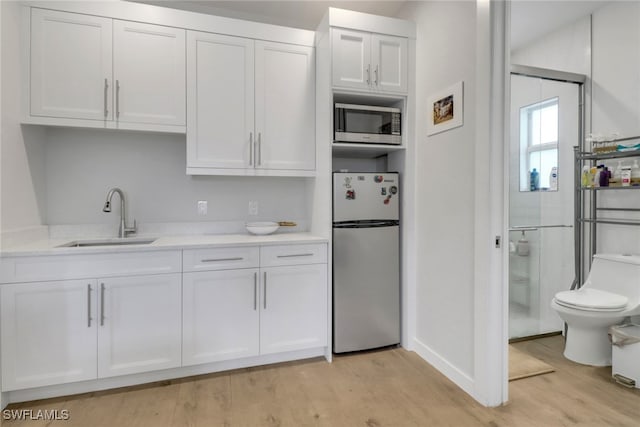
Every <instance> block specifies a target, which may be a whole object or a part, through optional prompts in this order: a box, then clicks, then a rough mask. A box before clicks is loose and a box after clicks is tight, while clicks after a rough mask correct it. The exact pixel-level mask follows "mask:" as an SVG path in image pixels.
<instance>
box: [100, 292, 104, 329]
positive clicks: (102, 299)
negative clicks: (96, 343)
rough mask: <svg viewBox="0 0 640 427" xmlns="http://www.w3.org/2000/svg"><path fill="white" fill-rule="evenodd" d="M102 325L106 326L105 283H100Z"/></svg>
mask: <svg viewBox="0 0 640 427" xmlns="http://www.w3.org/2000/svg"><path fill="white" fill-rule="evenodd" d="M100 326H104V283H100Z"/></svg>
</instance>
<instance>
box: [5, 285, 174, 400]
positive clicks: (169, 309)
mask: <svg viewBox="0 0 640 427" xmlns="http://www.w3.org/2000/svg"><path fill="white" fill-rule="evenodd" d="M0 297H1V298H2V313H1V317H0V320H1V321H2V324H1V327H0V329H1V340H2V341H1V342H2V390H3V391H8V390H20V389H25V388H32V387H42V386H47V385H54V384H64V383H70V382H76V381H84V380H91V379H96V378H105V377H112V376H115V375H124V374H133V373H139V372H147V371H152V370H157V369H166V368H173V367H179V366H180V363H181V355H180V346H181V339H180V337H181V330H180V324H181V318H180V316H181V306H180V301H181V275H180V274H179V273H178V274H158V275H149V276H132V277H118V278H109V279H105V280H100V281H98V280H96V279H89V280H65V281H52V282H37V283H18V284H10V285H3V286H2V287H1V291H0Z"/></svg>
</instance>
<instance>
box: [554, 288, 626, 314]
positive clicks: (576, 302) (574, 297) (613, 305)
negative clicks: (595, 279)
mask: <svg viewBox="0 0 640 427" xmlns="http://www.w3.org/2000/svg"><path fill="white" fill-rule="evenodd" d="M555 301H556V303H558V304H559V305H562V306H565V307H569V308H575V309H577V310H585V311H606V312H611V311H623V310H624V309H625V308H626V306H627V303H628V302H629V299H628V298H627V297H625V296H622V295H618V294H614V293H611V292H607V291H601V290H599V289H590V288H582V289H579V290H577V291H563V292H558V293H557V294H556V297H555Z"/></svg>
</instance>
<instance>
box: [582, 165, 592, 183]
mask: <svg viewBox="0 0 640 427" xmlns="http://www.w3.org/2000/svg"><path fill="white" fill-rule="evenodd" d="M590 170H591V168H590V167H589V166H587V165H584V166H583V167H582V186H583V187H590V186H591V172H590Z"/></svg>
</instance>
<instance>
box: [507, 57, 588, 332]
mask: <svg viewBox="0 0 640 427" xmlns="http://www.w3.org/2000/svg"><path fill="white" fill-rule="evenodd" d="M510 74H511V75H519V76H525V77H533V78H539V79H543V80H553V81H559V82H565V83H572V84H577V85H578V145H577V146H575V147H574V153H576V152H577V153H584V151H585V150H584V149H585V147H584V140H585V123H586V118H585V98H586V96H585V84H586V82H587V76H585V75H584V74H577V73H569V72H566V71H558V70H551V69H546V68H539V67H531V66H526V65H517V64H512V65H511V67H510ZM581 164H582V157H581V156H578V155H576V156H575V167H574V180H575V181H574V184H575V185H574V188H575V190H574V198H573V203H574V212H575V214H574V223H573V225H542V224H539V225H527V226H516V227H509V229H508V231H536V230H538V229H541V228H573V230H574V233H573V237H574V274H575V277H574V280H573V282H572V283H571V287H570V289H571V290H573V289H577V288H579V287H580V286H581V284H582V283H583V278H584V265H585V260H584V258H583V250H582V247H583V243H584V241H585V231H584V227H583V226H582V225H583V220H582V218H580V217H579V213H581V212H584V209H585V197H584V193H583V191H582V188H581V186H580V178H581V170H582V169H581V167H580V169H578V165H581ZM590 202H591V204H592V206H591V209H592V213H593V212H594V211H595V196H592V198H591V200H590ZM594 215H595V214H594ZM592 218H593V216H592ZM590 237H591V242H592V243H593V244H594V246H593V247H595V224H592V227H591V231H590ZM592 250H593V249H592ZM589 259H591V257H589ZM565 328H566V325H565Z"/></svg>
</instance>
